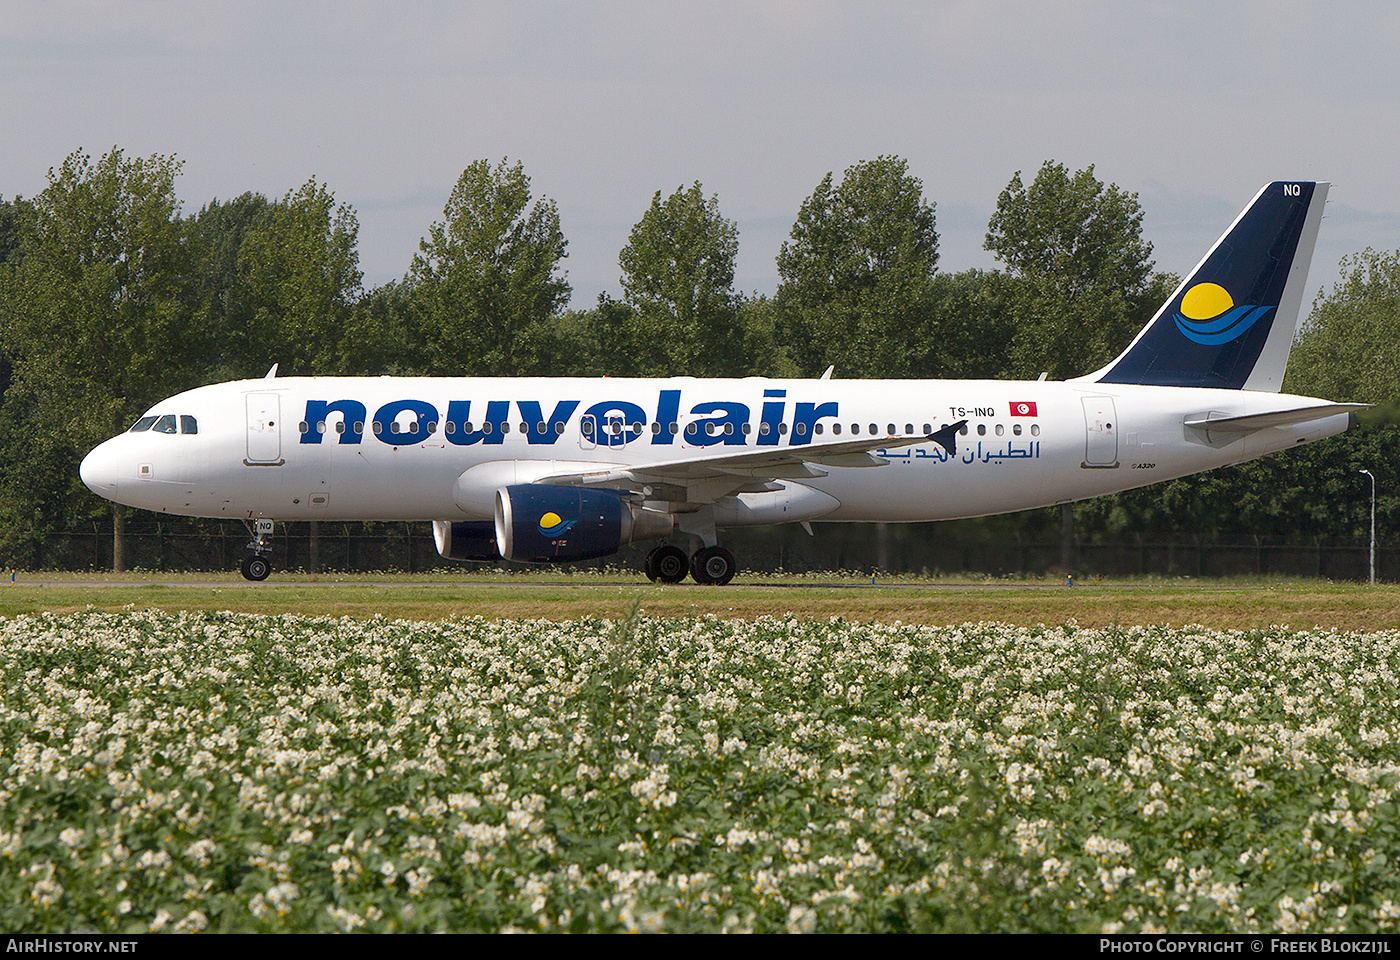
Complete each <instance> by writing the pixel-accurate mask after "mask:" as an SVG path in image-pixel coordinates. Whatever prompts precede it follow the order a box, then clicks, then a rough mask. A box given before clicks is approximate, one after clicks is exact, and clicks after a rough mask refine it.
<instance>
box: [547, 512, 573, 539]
mask: <svg viewBox="0 0 1400 960" xmlns="http://www.w3.org/2000/svg"><path fill="white" fill-rule="evenodd" d="M575 523H578V521H577V520H565V519H564V518H563V517H561V516H559V514H557V513H554V512H553V511H551V512H549V513H546V514H545V515H544V516H542V517H540V533H542V534H544V535H545V536H546V537H562V536H563V535H564V534H566V533H568V532H569V528H570V527H572V526H573V525H574V524H575Z"/></svg>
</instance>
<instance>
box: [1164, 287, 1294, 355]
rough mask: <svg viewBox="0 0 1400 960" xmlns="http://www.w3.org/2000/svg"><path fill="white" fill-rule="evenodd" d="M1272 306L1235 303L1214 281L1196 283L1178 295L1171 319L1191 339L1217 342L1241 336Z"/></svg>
mask: <svg viewBox="0 0 1400 960" xmlns="http://www.w3.org/2000/svg"><path fill="white" fill-rule="evenodd" d="M1273 309H1274V308H1273V307H1259V306H1254V305H1253V304H1248V303H1246V304H1241V305H1240V306H1235V301H1234V298H1233V297H1231V296H1230V293H1229V291H1227V290H1226V289H1225V288H1224V287H1222V286H1221V285H1220V284H1218V283H1198V284H1196V285H1195V286H1193V287H1192V288H1191V289H1190V290H1187V291H1186V294H1185V295H1184V296H1183V297H1182V298H1181V309H1180V310H1179V311H1178V312H1177V314H1176V316H1175V317H1173V318H1172V319H1173V320H1175V321H1176V328H1177V329H1178V330H1180V331H1181V335H1182V336H1183V337H1185V338H1186V339H1187V340H1190V341H1191V342H1192V343H1199V344H1203V345H1205V346H1219V345H1220V344H1222V343H1229V342H1230V341H1231V340H1237V339H1239V338H1240V337H1242V336H1244V334H1245V331H1246V330H1248V329H1249V328H1250V327H1252V326H1254V324H1255V323H1257V322H1258V321H1260V320H1262V319H1263V318H1264V317H1266V316H1267V315H1268V314H1269V311H1271V310H1273Z"/></svg>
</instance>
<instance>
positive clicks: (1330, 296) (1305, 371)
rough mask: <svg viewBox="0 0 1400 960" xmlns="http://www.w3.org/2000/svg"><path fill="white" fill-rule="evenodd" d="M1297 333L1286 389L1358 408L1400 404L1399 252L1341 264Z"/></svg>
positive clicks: (1372, 254) (1357, 256)
mask: <svg viewBox="0 0 1400 960" xmlns="http://www.w3.org/2000/svg"><path fill="white" fill-rule="evenodd" d="M1341 271H1342V278H1341V280H1339V281H1338V282H1337V283H1336V284H1335V285H1334V286H1333V287H1332V290H1331V292H1329V293H1326V294H1323V295H1319V296H1318V298H1317V300H1316V301H1315V302H1314V303H1313V308H1312V313H1311V314H1310V315H1309V317H1308V320H1307V322H1306V323H1305V324H1304V325H1303V327H1302V329H1301V330H1300V331H1299V333H1298V338H1297V341H1296V342H1295V343H1294V345H1293V353H1292V355H1291V357H1290V363H1289V364H1288V373H1287V376H1286V377H1285V379H1284V390H1285V391H1286V392H1288V393H1299V394H1304V395H1307V396H1314V397H1326V398H1328V399H1331V400H1339V401H1347V402H1360V403H1380V404H1387V403H1394V402H1395V401H1396V400H1397V399H1400V251H1391V252H1387V253H1377V252H1376V251H1375V250H1371V249H1369V248H1368V249H1366V250H1364V251H1362V252H1361V253H1358V254H1353V255H1351V256H1349V257H1346V258H1344V259H1343V260H1342V263H1341Z"/></svg>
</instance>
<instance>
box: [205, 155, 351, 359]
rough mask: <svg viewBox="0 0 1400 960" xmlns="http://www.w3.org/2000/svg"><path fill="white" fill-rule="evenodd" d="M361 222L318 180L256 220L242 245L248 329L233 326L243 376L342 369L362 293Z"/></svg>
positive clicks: (242, 292) (242, 286)
mask: <svg viewBox="0 0 1400 960" xmlns="http://www.w3.org/2000/svg"><path fill="white" fill-rule="evenodd" d="M359 230H360V226H359V220H358V219H357V218H356V216H355V212H354V210H352V209H351V208H350V207H349V206H346V205H344V204H342V205H340V206H337V205H336V202H335V196H334V195H333V194H332V193H331V192H330V190H328V189H326V187H325V186H324V185H322V184H319V183H317V182H316V179H315V178H314V177H313V178H312V179H310V180H308V181H307V182H306V183H304V184H303V185H302V186H301V187H299V188H298V189H296V190H292V191H288V193H287V195H286V196H285V197H283V198H282V200H281V201H280V202H278V203H275V204H270V205H269V206H268V207H267V208H266V209H265V210H263V211H262V213H261V214H260V215H258V216H256V217H254V218H253V219H252V220H251V222H250V223H249V225H248V228H247V230H246V232H245V233H244V235H243V238H242V242H241V243H240V244H239V247H238V260H237V263H238V269H239V277H238V283H239V287H240V300H241V303H240V306H241V308H242V309H243V310H244V311H246V313H247V323H246V326H244V327H242V328H241V329H237V330H232V331H228V333H229V334H230V335H231V336H233V337H235V338H237V340H238V341H240V342H238V343H237V349H235V350H234V351H232V352H233V353H234V354H235V355H237V356H240V357H243V358H246V359H245V360H244V363H245V366H246V367H247V368H249V369H248V370H247V373H246V374H245V375H250V374H259V373H261V372H262V368H265V367H267V366H271V365H272V364H273V363H278V364H280V370H281V371H282V372H283V373H301V374H307V375H310V374H331V373H341V372H344V371H343V370H342V369H341V365H342V361H343V359H344V357H343V354H342V349H341V348H342V343H343V340H344V337H345V334H346V332H347V326H348V324H349V321H350V318H351V312H352V310H353V309H354V306H355V304H356V302H357V301H358V300H359V297H360V293H361V290H360V281H361V277H362V274H361V273H360V257H359V251H358V248H357V243H358V240H359Z"/></svg>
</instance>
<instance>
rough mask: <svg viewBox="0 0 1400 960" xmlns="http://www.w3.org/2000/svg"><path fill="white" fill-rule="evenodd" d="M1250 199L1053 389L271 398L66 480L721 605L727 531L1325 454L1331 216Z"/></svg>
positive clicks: (708, 384) (977, 506)
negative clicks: (1325, 265) (576, 570)
mask: <svg viewBox="0 0 1400 960" xmlns="http://www.w3.org/2000/svg"><path fill="white" fill-rule="evenodd" d="M1327 187H1328V185H1327V184H1325V183H1309V182H1301V181H1282V182H1276V183H1271V184H1269V185H1268V186H1266V187H1264V188H1263V189H1262V190H1260V191H1259V193H1258V194H1257V195H1256V196H1255V197H1254V199H1253V201H1251V203H1250V204H1249V206H1248V207H1247V208H1246V209H1245V211H1244V212H1243V213H1241V214H1240V216H1239V217H1238V218H1237V219H1236V220H1235V222H1234V223H1233V224H1232V225H1231V226H1230V228H1229V229H1228V230H1227V231H1226V232H1225V235H1224V236H1222V237H1221V238H1220V240H1218V241H1217V242H1216V244H1215V246H1214V247H1212V248H1211V250H1210V252H1209V253H1207V254H1206V256H1205V258H1204V259H1203V260H1201V262H1200V263H1199V264H1198V265H1197V266H1196V268H1195V269H1194V270H1193V271H1192V272H1191V273H1190V275H1189V276H1187V278H1186V280H1185V281H1184V282H1183V283H1182V284H1181V286H1180V287H1178V288H1177V290H1176V291H1175V293H1173V294H1172V296H1171V298H1170V299H1169V300H1168V301H1167V302H1166V303H1165V304H1164V305H1163V306H1162V308H1161V309H1160V310H1158V311H1157V313H1156V315H1155V316H1154V317H1153V318H1152V320H1151V322H1149V323H1148V324H1147V326H1146V327H1144V328H1143V329H1142V331H1141V332H1140V333H1139V334H1138V335H1137V337H1136V338H1135V339H1134V340H1133V342H1132V343H1131V344H1130V345H1129V346H1128V348H1127V349H1126V350H1125V351H1124V352H1123V353H1122V355H1121V356H1119V357H1118V358H1117V359H1116V360H1114V361H1113V362H1112V363H1110V364H1108V366H1106V367H1104V368H1103V369H1101V370H1098V371H1096V372H1094V373H1091V374H1088V375H1087V376H1083V377H1080V378H1078V379H1074V380H1069V381H1065V382H1045V381H1024V382H1022V381H995V380H898V381H890V380H884V381H881V380H849V381H842V380H831V379H826V378H825V377H824V378H823V379H819V380H767V379H761V378H755V377H750V378H747V379H734V380H700V379H694V378H691V377H672V378H667V379H612V378H601V379H464V378H463V379H454V378H417V377H414V378H401V377H377V378H357V377H277V376H276V367H274V368H273V370H272V371H270V372H269V374H268V375H267V377H265V378H263V379H261V380H240V381H237V382H234V383H223V384H217V385H213V386H207V387H200V388H198V389H196V390H190V391H188V392H186V393H182V394H179V395H178V396H175V397H171V398H170V399H168V400H162V401H161V402H160V403H157V404H156V405H155V406H153V407H152V408H151V409H150V410H149V411H147V412H146V414H145V415H143V416H142V417H141V418H140V419H139V420H137V421H136V423H135V424H134V425H133V426H132V427H131V429H130V430H128V431H127V432H126V433H123V434H121V435H120V436H118V437H115V438H114V439H111V440H108V441H107V442H105V443H103V444H101V445H100V446H99V447H97V448H96V449H95V450H93V451H92V452H91V453H90V454H88V456H87V457H86V458H85V459H84V460H83V463H82V467H81V475H82V479H83V482H84V483H85V484H87V486H88V487H89V488H90V489H91V490H92V491H93V492H95V493H97V494H100V495H101V496H103V497H106V498H107V499H109V500H113V501H115V502H117V503H122V504H126V505H127V506H131V507H139V508H142V509H146V510H154V511H157V512H160V513H168V514H179V515H184V516H191V517H231V518H232V517H236V518H238V519H241V520H243V521H244V522H245V523H247V524H248V526H249V528H250V532H251V533H252V535H253V540H252V542H251V543H250V544H249V548H250V553H249V555H248V557H247V559H245V560H244V562H243V575H244V576H245V577H247V578H248V579H250V580H262V579H265V578H266V577H267V575H268V573H269V571H270V570H271V559H270V557H271V543H272V541H271V536H272V532H273V524H274V522H275V521H277V520H287V521H289V520H428V521H431V522H432V525H433V536H434V538H435V540H436V543H437V548H438V551H439V552H440V553H441V554H442V555H443V556H444V557H448V558H452V559H458V560H496V559H505V560H513V561H525V562H536V563H556V562H566V561H577V560H586V559H591V558H594V557H602V556H607V555H609V554H612V553H615V552H616V551H617V550H618V549H619V547H620V546H621V545H622V544H625V543H631V542H635V541H647V540H658V541H666V540H668V539H682V540H685V541H688V542H689V544H690V545H691V547H692V549H691V550H690V551H686V550H682V549H681V548H680V547H678V546H675V545H673V544H670V543H663V544H661V545H659V546H657V547H656V548H655V549H654V550H652V551H651V553H650V554H649V556H648V557H647V561H646V573H647V575H648V576H649V577H650V578H651V579H653V580H658V581H663V582H667V583H676V582H679V581H681V580H683V579H684V578H685V577H686V575H687V574H689V575H690V576H691V577H693V578H694V579H695V580H696V581H698V582H699V583H707V584H723V583H728V582H729V580H730V579H731V578H732V577H733V576H734V572H735V560H734V557H733V556H732V555H731V554H730V553H729V551H727V550H725V549H724V548H723V547H721V546H720V545H719V542H718V535H717V532H718V531H719V530H721V529H723V528H725V527H733V526H745V525H751V524H772V523H786V522H801V523H804V524H805V523H808V522H810V521H817V520H819V521H891V522H897V521H926V520H944V519H953V518H957V517H975V516H983V515H987V514H995V513H1007V512H1011V511H1015V510H1025V509H1029V508H1031V507H1039V506H1047V505H1052V504H1059V503H1064V502H1067V501H1073V500H1082V499H1085V498H1088V497H1094V496H1099V495H1102V494H1106V493H1113V492H1115V491H1118V490H1127V489H1129V488H1131V487H1138V486H1143V485H1145V484H1150V483H1156V482H1158V481H1160V480H1166V479H1169V478H1172V477H1181V476H1185V475H1187V474H1192V473H1197V472H1199V471H1202V470H1209V469H1212V468H1214V467H1220V466H1225V465H1227V464H1234V463H1240V462H1243V461H1245V460H1250V459H1253V458H1254V457H1259V456H1263V455H1264V454H1268V453H1273V452H1275V451H1278V450H1283V449H1285V448H1287V447H1292V446H1295V445H1297V444H1300V443H1307V442H1309V441H1312V440H1318V439H1321V438H1323V437H1329V436H1332V435H1334V434H1338V433H1341V432H1342V431H1344V430H1346V429H1347V428H1348V427H1349V426H1351V425H1352V424H1353V423H1354V422H1355V412H1354V411H1355V410H1357V409H1358V408H1360V407H1361V406H1364V405H1363V404H1345V403H1340V404H1339V403H1331V402H1328V401H1326V400H1315V399H1310V398H1306V397H1296V396H1288V395H1285V394H1280V393H1279V392H1278V390H1279V386H1280V384H1281V382H1282V380H1283V373H1284V367H1285V366H1286V364H1287V362H1288V353H1289V349H1290V348H1291V346H1292V343H1293V337H1294V332H1295V329H1296V326H1297V321H1298V312H1299V307H1300V305H1301V303H1302V297H1303V287H1304V283H1305V281H1306V278H1307V270H1308V263H1309V261H1310V259H1311V257H1312V251H1313V245H1314V243H1315V242H1316V239H1317V231H1318V226H1319V223H1320V221H1321V219H1322V211H1323V206H1324V203H1325V199H1326V195H1327Z"/></svg>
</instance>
